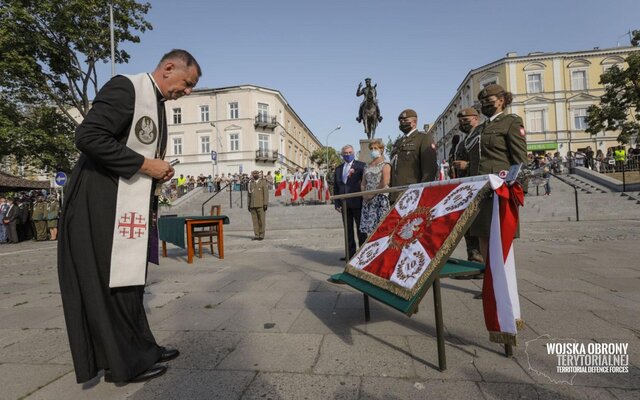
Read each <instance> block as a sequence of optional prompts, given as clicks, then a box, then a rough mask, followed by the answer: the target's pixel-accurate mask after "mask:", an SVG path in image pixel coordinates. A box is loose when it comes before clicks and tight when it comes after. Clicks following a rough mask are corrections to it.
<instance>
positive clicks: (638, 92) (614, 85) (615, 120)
mask: <svg viewBox="0 0 640 400" xmlns="http://www.w3.org/2000/svg"><path fill="white" fill-rule="evenodd" d="M626 61H627V63H628V64H629V67H628V68H626V69H622V68H619V67H618V66H613V67H611V68H609V69H608V70H607V71H606V72H605V73H604V74H602V75H600V84H601V85H604V90H605V92H604V95H603V96H602V97H600V104H599V105H592V106H590V107H589V108H588V109H587V112H588V115H587V125H588V128H587V129H586V131H587V132H589V133H591V134H592V135H595V134H597V133H598V132H602V131H618V130H619V131H620V134H619V135H618V139H617V140H618V142H620V143H622V144H627V143H629V141H630V139H631V138H632V137H633V136H634V135H635V136H636V142H640V141H639V140H638V132H639V131H640V124H639V123H638V118H639V117H640V113H639V111H640V52H633V53H631V54H630V55H629V56H628V57H627V59H626Z"/></svg>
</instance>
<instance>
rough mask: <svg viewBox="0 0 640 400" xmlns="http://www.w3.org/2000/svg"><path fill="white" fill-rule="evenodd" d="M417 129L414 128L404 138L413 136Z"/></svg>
mask: <svg viewBox="0 0 640 400" xmlns="http://www.w3.org/2000/svg"><path fill="white" fill-rule="evenodd" d="M417 130H418V128H414V129H413V130H412V131H411V132H409V133H407V134H406V135H405V136H404V137H409V136H411V134H413V132H415V131H417Z"/></svg>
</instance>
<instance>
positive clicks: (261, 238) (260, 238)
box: [256, 237, 264, 240]
mask: <svg viewBox="0 0 640 400" xmlns="http://www.w3.org/2000/svg"><path fill="white" fill-rule="evenodd" d="M256 240H264V238H263V237H259V238H257V239H256Z"/></svg>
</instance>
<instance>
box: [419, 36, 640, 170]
mask: <svg viewBox="0 0 640 400" xmlns="http://www.w3.org/2000/svg"><path fill="white" fill-rule="evenodd" d="M638 50H640V49H638V48H637V47H617V48H611V49H598V48H595V49H593V50H588V51H576V52H566V53H541V52H536V53H529V54H528V55H526V56H518V55H517V54H516V53H507V55H506V57H504V58H502V59H500V60H497V61H494V62H492V63H490V64H487V65H483V66H482V67H479V68H476V69H474V70H472V71H470V72H469V73H468V74H467V76H466V77H465V78H464V80H463V81H462V83H461V84H460V86H459V87H458V89H457V91H456V94H455V96H454V97H453V99H451V101H450V102H449V104H448V105H447V107H446V108H445V110H444V112H443V113H442V114H440V116H438V118H437V119H436V121H435V122H434V123H433V124H432V125H431V128H430V132H433V133H434V135H435V137H436V141H437V142H438V152H439V159H443V158H446V155H447V154H448V153H449V150H450V149H451V139H452V137H453V136H454V135H456V134H460V132H459V131H458V119H457V117H456V115H457V113H458V112H459V111H460V110H461V109H463V108H466V107H471V106H476V107H477V108H478V109H479V106H478V101H477V96H478V92H479V91H480V90H482V88H484V87H485V86H487V85H489V84H491V83H497V84H499V85H501V86H502V87H504V88H505V90H507V91H509V92H511V93H513V103H512V104H511V106H510V107H508V108H507V110H506V112H507V113H514V114H518V115H519V116H520V117H522V119H523V121H524V124H525V129H526V131H527V148H528V150H529V151H530V152H535V153H547V152H550V153H552V154H553V153H554V152H556V151H558V152H560V153H561V154H562V155H564V156H566V155H567V152H568V151H569V150H571V151H577V150H578V149H582V148H585V147H587V146H591V147H592V149H593V150H594V151H596V150H597V149H601V150H602V151H603V152H605V153H606V151H607V149H608V148H609V147H612V146H616V145H618V142H617V141H616V138H617V136H618V132H599V133H598V134H597V135H591V134H589V133H587V132H585V129H586V128H587V124H586V116H587V108H588V107H589V106H590V105H592V104H599V102H600V96H602V95H603V94H604V88H603V86H602V85H600V84H599V82H600V75H601V74H602V73H603V72H604V71H606V70H607V69H608V68H611V67H612V66H613V65H618V66H619V67H621V68H625V67H627V64H626V63H625V61H624V59H625V58H626V57H627V55H628V54H629V53H630V52H632V51H638Z"/></svg>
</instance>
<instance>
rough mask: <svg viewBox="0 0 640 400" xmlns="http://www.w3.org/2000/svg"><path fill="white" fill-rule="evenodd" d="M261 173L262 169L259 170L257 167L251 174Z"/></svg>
mask: <svg viewBox="0 0 640 400" xmlns="http://www.w3.org/2000/svg"><path fill="white" fill-rule="evenodd" d="M259 173H260V171H258V170H257V169H254V170H253V171H251V175H253V174H259Z"/></svg>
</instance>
